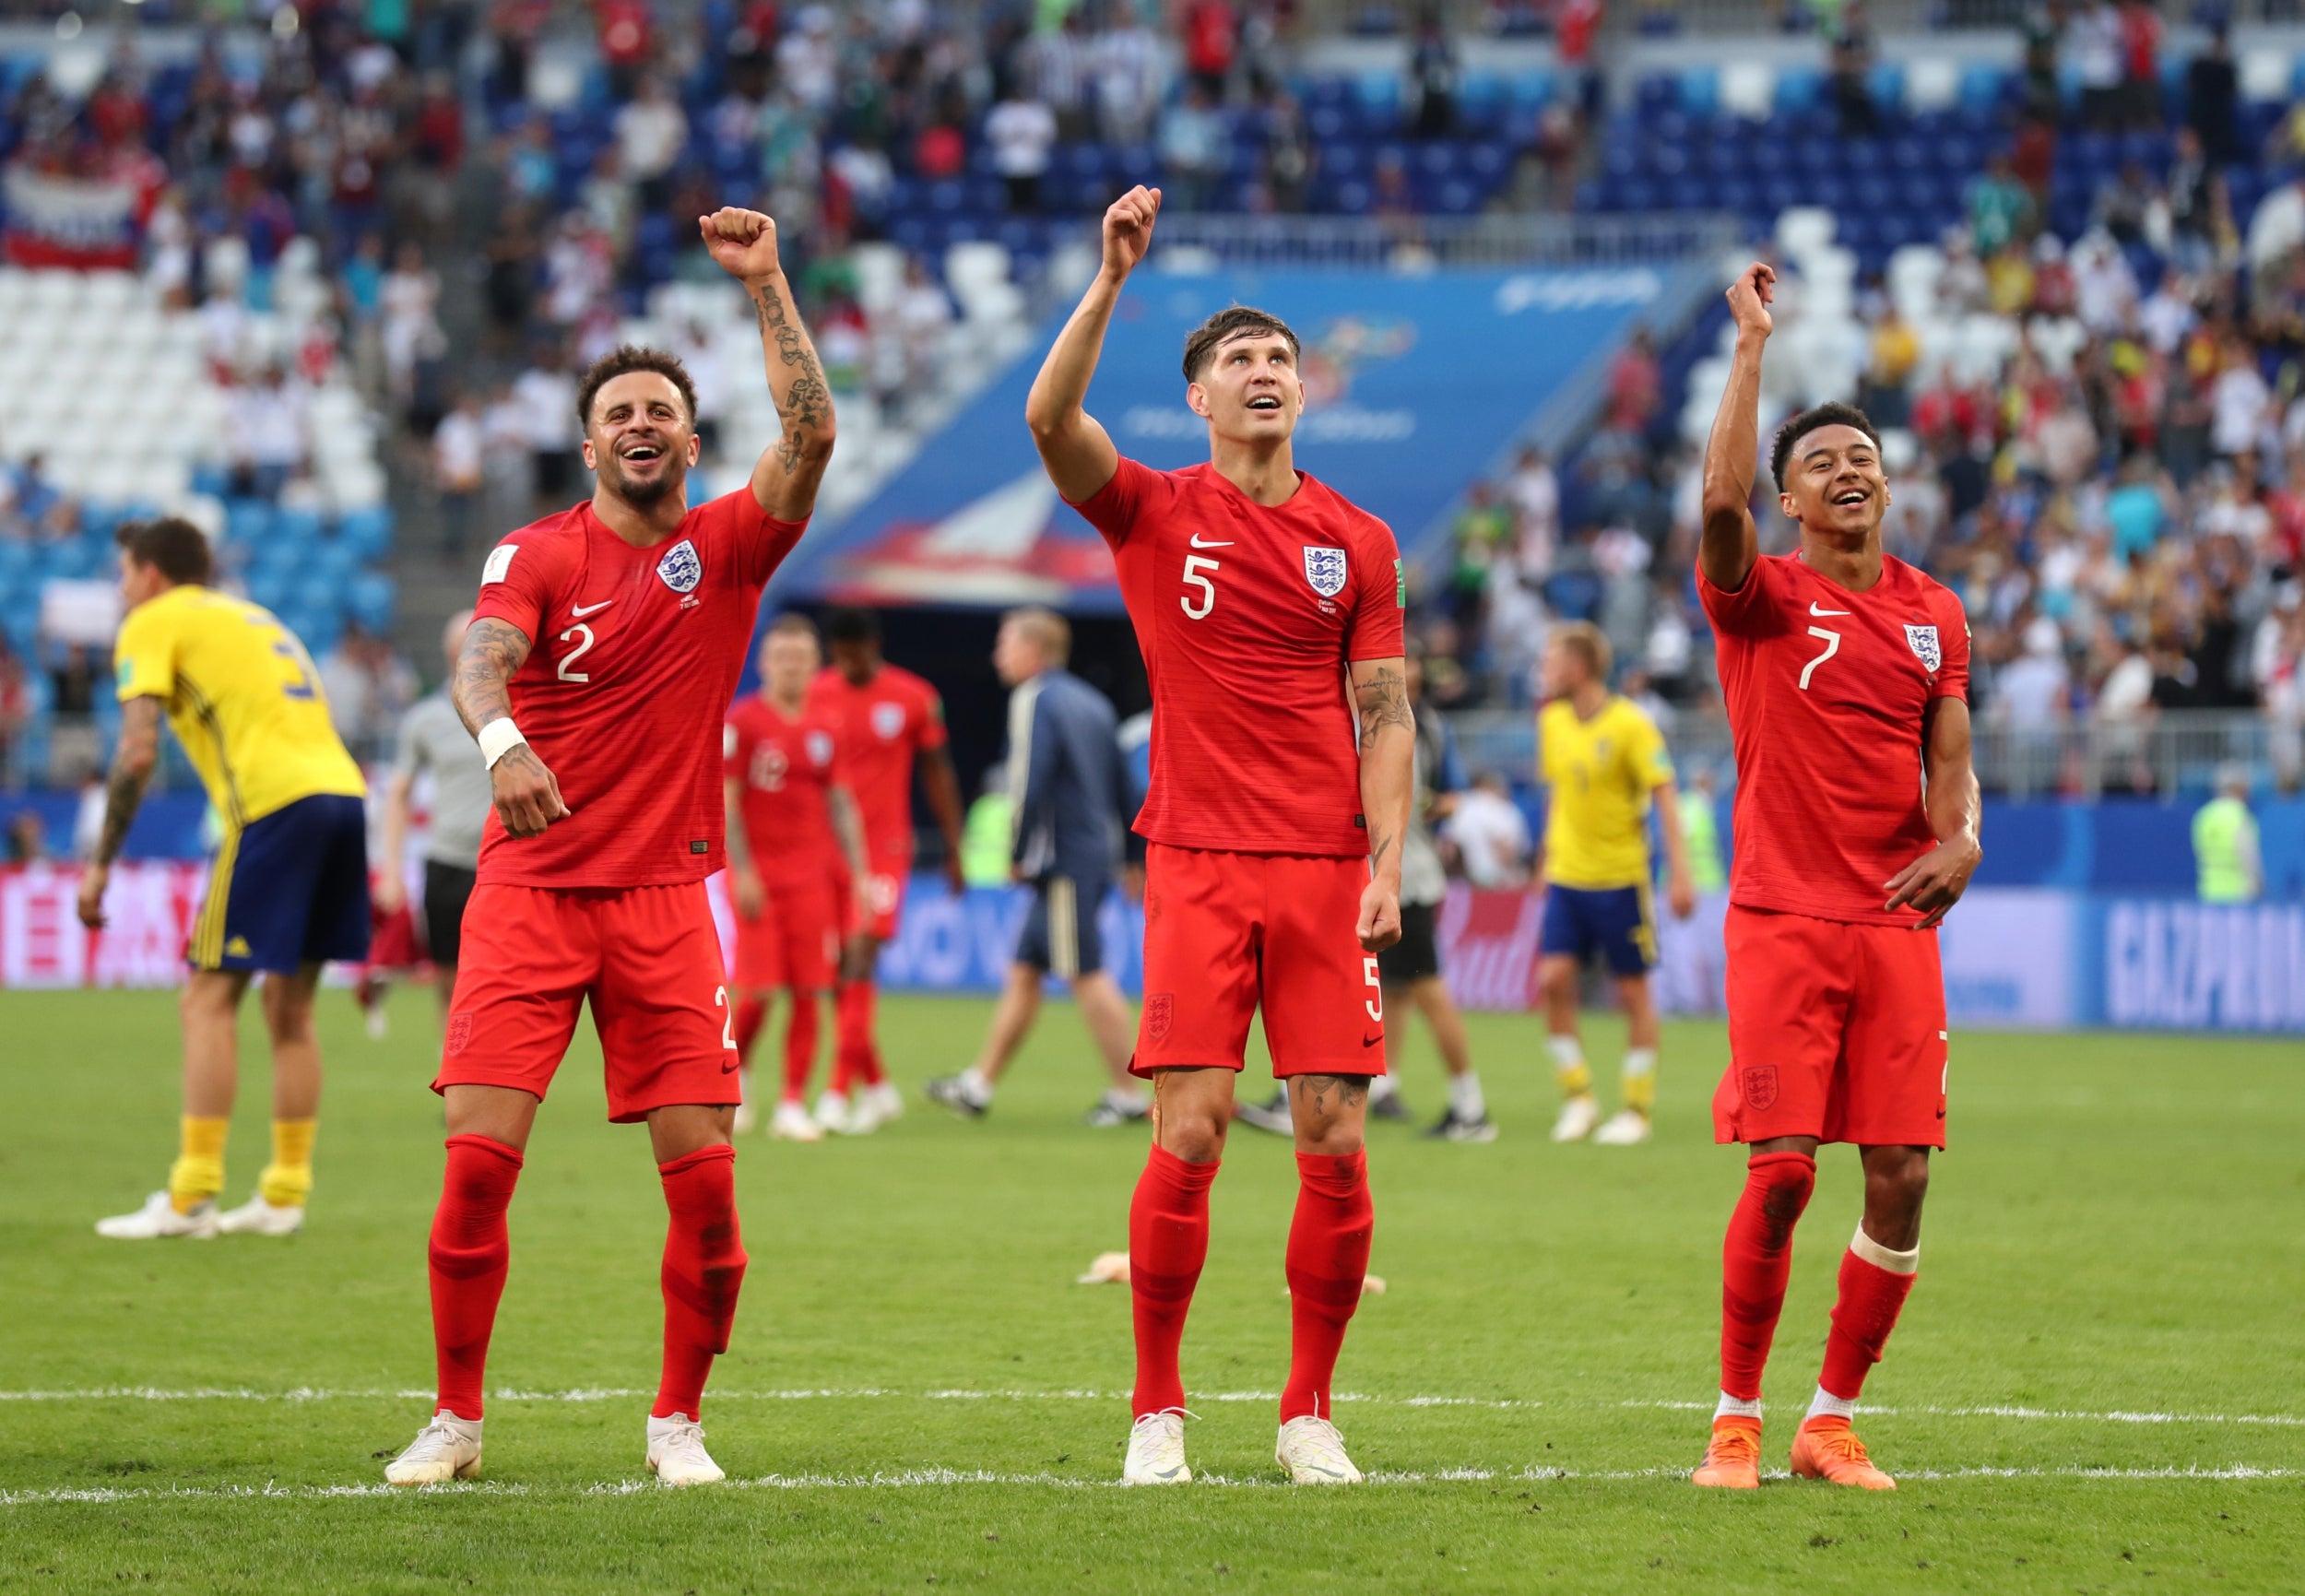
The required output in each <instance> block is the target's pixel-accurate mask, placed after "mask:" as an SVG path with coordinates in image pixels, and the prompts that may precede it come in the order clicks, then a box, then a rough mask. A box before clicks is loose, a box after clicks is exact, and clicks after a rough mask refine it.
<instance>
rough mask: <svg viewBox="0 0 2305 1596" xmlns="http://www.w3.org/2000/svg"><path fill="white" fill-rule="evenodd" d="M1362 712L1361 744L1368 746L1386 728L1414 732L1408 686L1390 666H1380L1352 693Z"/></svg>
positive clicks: (1414, 719)
mask: <svg viewBox="0 0 2305 1596" xmlns="http://www.w3.org/2000/svg"><path fill="white" fill-rule="evenodd" d="M1353 699H1354V702H1355V703H1357V704H1358V705H1359V707H1360V712H1361V744H1362V746H1363V747H1366V746H1367V745H1368V743H1369V742H1370V741H1371V740H1372V739H1374V738H1375V737H1376V736H1377V733H1378V732H1380V731H1382V730H1384V729H1385V728H1386V727H1389V726H1398V727H1405V728H1406V729H1407V730H1408V731H1409V732H1410V733H1411V734H1412V735H1413V734H1414V733H1415V731H1416V716H1415V715H1413V714H1412V713H1411V712H1410V709H1409V683H1408V680H1407V679H1406V678H1404V677H1403V676H1402V675H1401V672H1400V671H1398V670H1395V669H1394V668H1392V667H1390V666H1389V665H1380V666H1378V667H1377V669H1376V670H1375V671H1373V672H1371V673H1370V675H1369V679H1368V680H1366V681H1364V682H1362V683H1360V684H1359V686H1357V687H1356V688H1354V689H1353Z"/></svg>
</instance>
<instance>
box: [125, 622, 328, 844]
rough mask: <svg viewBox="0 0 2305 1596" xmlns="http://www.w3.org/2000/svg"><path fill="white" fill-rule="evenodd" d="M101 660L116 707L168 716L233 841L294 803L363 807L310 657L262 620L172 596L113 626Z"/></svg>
mask: <svg viewBox="0 0 2305 1596" xmlns="http://www.w3.org/2000/svg"><path fill="white" fill-rule="evenodd" d="M112 658H113V666H114V670H115V672H116V674H117V676H118V679H119V693H120V699H121V702H122V703H126V702H127V701H128V700H129V699H132V698H144V697H152V698H158V699H160V701H162V702H163V703H166V704H167V705H168V720H169V724H170V725H171V726H172V727H175V728H176V736H177V738H178V739H179V740H181V741H182V742H183V745H184V751H185V752H186V753H187V754H189V755H190V756H191V757H192V763H193V766H194V768H195V769H196V770H198V771H199V773H200V779H201V780H202V781H203V782H205V783H206V784H207V788H208V797H209V798H210V799H211V800H212V801H213V802H214V803H215V805H216V807H217V810H218V812H219V813H220V814H222V815H223V817H224V822H225V824H226V825H227V826H229V827H231V829H232V830H233V831H235V832H237V831H238V830H239V829H240V828H241V827H242V826H245V825H246V824H247V823H248V822H251V821H253V820H258V819H261V818H262V817H264V816H266V815H268V814H270V813H272V812H273V811H274V810H279V809H284V808H286V807H287V806H288V805H290V804H292V803H294V802H296V801H297V799H299V798H312V797H314V796H315V795H318V794H322V793H336V794H341V795H343V796H345V797H349V798H364V797H366V796H367V791H368V789H367V786H366V784H365V783H364V782H362V780H361V768H360V766H359V765H357V764H355V763H352V756H351V755H350V754H349V753H347V752H346V751H345V748H344V744H343V742H342V741H341V740H340V739H338V738H337V728H336V727H335V725H334V723H332V722H331V721H330V720H329V718H328V700H327V698H326V696H325V694H323V693H322V692H321V691H320V680H319V678H318V675H317V673H315V672H314V671H313V661H312V656H311V655H309V654H307V653H305V652H304V645H303V644H301V643H300V642H298V641H297V639H296V637H295V636H294V634H293V633H291V632H290V631H289V630H288V628H286V627H284V626H282V625H281V624H280V623H279V621H278V620H276V619H274V617H273V615H272V613H271V612H270V611H269V610H266V609H263V608H262V607H260V606H258V605H254V604H250V603H247V602H246V601H245V600H242V599H239V598H234V597H231V596H230V595H229V594H224V593H219V592H218V591H216V589H214V588H212V587H195V586H181V587H171V588H170V589H169V590H168V591H167V592H166V593H163V594H161V595H160V597H158V598H155V599H153V600H151V601H150V602H149V603H148V604H142V605H139V606H137V607H136V609H134V610H133V611H131V612H130V614H129V616H128V619H127V620H126V621H123V622H122V623H121V626H120V638H119V641H117V642H116V643H114V644H112Z"/></svg>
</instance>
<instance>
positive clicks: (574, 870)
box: [474, 487, 806, 888]
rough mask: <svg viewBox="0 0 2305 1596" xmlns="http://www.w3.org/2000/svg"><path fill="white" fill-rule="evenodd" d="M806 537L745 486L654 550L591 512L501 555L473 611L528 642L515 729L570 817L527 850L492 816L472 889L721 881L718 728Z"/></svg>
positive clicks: (519, 540) (521, 537)
mask: <svg viewBox="0 0 2305 1596" xmlns="http://www.w3.org/2000/svg"><path fill="white" fill-rule="evenodd" d="M805 526H806V523H804V522H791V521H779V520H777V519H776V518H775V517H774V516H773V515H770V514H767V513H766V512H765V511H763V510H762V508H761V507H760V504H759V503H758V502H756V501H755V500H754V499H753V497H752V491H751V488H749V487H746V488H739V489H738V490H737V491H735V492H733V493H729V494H727V495H725V496H724V497H721V498H718V499H715V500H714V501H712V502H710V503H708V504H703V505H700V506H698V507H696V508H695V509H692V510H691V511H690V512H689V513H688V517H687V519H685V520H683V521H682V522H681V523H680V530H679V531H678V532H676V533H674V534H673V536H671V537H669V538H666V539H665V540H664V541H663V542H661V543H658V544H656V545H654V546H653V547H650V548H647V549H635V548H633V547H632V545H631V544H629V543H627V542H625V541H624V540H623V539H622V538H619V537H618V536H617V535H616V534H615V533H613V532H611V531H609V529H608V528H607V527H606V526H602V525H601V524H600V518H599V517H598V516H597V515H595V514H593V513H592V505H591V504H590V503H589V502H586V503H584V504H579V505H578V506H576V507H575V508H574V509H573V510H569V511H566V512H564V513H562V514H558V515H554V516H550V517H549V518H547V519H545V520H542V521H538V522H537V523H536V524H535V525H533V526H524V527H522V528H521V529H520V530H519V531H517V532H514V533H513V534H512V535H511V536H510V537H508V538H505V539H504V540H503V541H502V543H499V544H498V545H497V546H496V549H495V551H494V552H493V553H491V554H490V556H489V560H488V565H487V568H486V569H485V570H484V571H483V572H482V573H481V576H480V597H479V603H478V604H477V605H476V606H475V607H474V613H475V615H476V617H488V616H493V617H495V618H497V619H498V620H501V621H509V622H511V623H512V624H513V625H514V626H517V627H519V628H520V630H521V631H522V632H526V634H527V635H528V637H529V639H530V640H531V641H532V643H533V644H534V645H535V646H533V647H532V648H531V649H530V650H529V651H528V658H527V662H526V664H524V665H523V666H522V667H521V668H520V670H519V672H518V673H517V674H516V675H515V676H514V678H513V680H512V683H511V689H512V704H513V718H514V720H516V721H518V722H519V723H520V729H521V732H522V733H523V734H524V735H525V736H526V738H527V739H528V746H529V747H531V748H533V749H534V750H535V751H536V753H537V757H538V759H540V760H542V761H543V762H544V763H545V765H546V767H547V768H548V769H550V771H551V773H552V774H553V777H554V778H555V779H556V780H557V781H558V782H559V783H560V786H561V798H563V799H564V800H566V802H567V804H568V807H569V810H570V811H571V812H570V814H569V816H568V818H567V819H566V820H561V821H555V822H553V823H552V824H551V825H550V827H548V828H547V829H546V831H545V833H544V834H543V835H542V836H540V837H529V838H527V839H526V840H523V839H519V838H514V837H512V836H509V835H507V834H506V833H505V831H504V826H503V822H502V821H500V820H499V819H498V818H497V817H496V816H495V815H494V814H493V813H491V815H490V816H489V818H488V825H487V829H486V830H485V831H484V832H483V833H482V835H481V839H480V870H479V879H480V880H481V881H502V882H504V883H506V884H509V885H514V886H526V887H563V888H565V887H646V886H664V885H668V884H671V883H673V882H678V881H703V879H704V878H705V877H706V876H709V875H711V874H712V873H713V872H714V871H715V870H717V869H720V867H721V862H722V858H721V855H722V840H723V839H722V831H723V819H722V814H721V795H720V727H721V721H722V717H723V716H725V715H727V710H728V700H729V699H730V698H731V697H732V696H733V695H734V694H735V692H736V687H737V678H738V677H739V675H740V674H741V673H742V671H743V668H744V656H745V651H746V648H747V646H748V645H749V644H751V639H752V623H753V620H754V618H755V617H756V616H757V615H758V614H759V612H760V608H761V589H762V586H764V585H766V584H767V582H768V578H769V574H770V573H772V572H774V570H775V569H776V567H777V565H778V563H779V562H782V561H783V560H784V558H785V556H786V554H787V553H789V552H791V550H792V546H793V544H794V543H795V542H797V541H798V539H799V537H800V534H801V531H802V530H803V528H804V527H805Z"/></svg>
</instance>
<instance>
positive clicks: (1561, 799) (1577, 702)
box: [1537, 621, 1696, 1147]
mask: <svg viewBox="0 0 2305 1596" xmlns="http://www.w3.org/2000/svg"><path fill="white" fill-rule="evenodd" d="M1608 684H1609V640H1608V639H1607V638H1605V637H1603V636H1602V634H1601V632H1600V629H1599V628H1597V627H1594V626H1591V625H1590V624H1588V623H1586V622H1584V621H1576V622H1573V623H1571V624H1569V625H1566V626H1557V627H1554V630H1553V635H1552V637H1551V639H1550V640H1549V641H1548V642H1547V644H1546V645H1545V651H1544V689H1545V693H1546V696H1547V698H1548V700H1549V701H1550V702H1548V703H1546V704H1545V706H1544V707H1543V709H1541V710H1539V711H1538V712H1537V758H1538V763H1539V765H1540V767H1541V769H1542V771H1543V776H1544V781H1545V785H1546V786H1547V787H1548V788H1549V789H1550V790H1549V794H1548V798H1547V810H1546V815H1545V824H1544V843H1543V849H1542V851H1541V853H1540V855H1539V863H1538V869H1537V873H1538V878H1539V880H1541V881H1543V882H1544V883H1545V886H1546V892H1545V897H1544V928H1543V931H1542V933H1541V934H1540V936H1539V939H1538V942H1537V955H1538V958H1537V980H1538V984H1539V985H1540V986H1541V987H1543V990H1544V1014H1545V1030H1546V1032H1547V1034H1546V1037H1545V1046H1546V1047H1547V1048H1548V1049H1549V1050H1550V1051H1551V1053H1552V1055H1553V1070H1554V1075H1555V1077H1556V1078H1557V1079H1558V1080H1559V1082H1560V1083H1561V1090H1562V1092H1563V1094H1565V1095H1566V1099H1567V1100H1566V1102H1564V1103H1563V1104H1562V1105H1561V1117H1560V1118H1559V1119H1558V1120H1557V1121H1555V1122H1554V1127H1553V1140H1554V1141H1583V1140H1584V1139H1585V1138H1586V1137H1588V1136H1590V1137H1592V1139H1593V1140H1594V1141H1598V1142H1602V1143H1603V1144H1605V1145H1608V1146H1612V1147H1630V1146H1632V1145H1634V1144H1635V1143H1637V1142H1642V1141H1648V1140H1649V1112H1650V1109H1651V1106H1652V1105H1654V1104H1655V1102H1656V1098H1657V1045H1658V1042H1659V1039H1660V1028H1659V1026H1658V1023H1657V1004H1656V1001H1655V999H1654V998H1653V996H1652V995H1651V994H1650V992H1649V971H1650V970H1652V969H1654V968H1655V967H1656V964H1657V916H1656V909H1655V905H1654V904H1653V902H1652V901H1651V897H1650V893H1649V805H1650V803H1651V802H1652V801H1653V802H1654V803H1655V805H1656V808H1657V814H1658V818H1659V820H1660V821H1661V822H1662V824H1661V827H1660V828H1659V829H1660V830H1661V831H1662V833H1664V843H1665V866H1666V873H1665V883H1666V884H1665V895H1666V899H1667V901H1668V902H1669V903H1670V904H1671V905H1672V908H1673V917H1674V918H1675V919H1682V920H1685V919H1687V918H1688V917H1689V915H1690V913H1691V912H1692V911H1693V910H1694V909H1695V908H1696V887H1695V886H1694V885H1692V884H1691V882H1690V880H1689V863H1688V850H1687V845H1686V843H1685V842H1684V838H1683V834H1682V831H1681V814H1680V807H1679V804H1678V801H1677V798H1676V795H1675V792H1674V789H1673V759H1672V756H1671V755H1670V754H1668V753H1666V751H1665V739H1664V738H1663V737H1662V736H1661V734H1660V733H1659V732H1658V730H1657V727H1656V723H1655V722H1653V721H1651V720H1650V719H1649V716H1647V715H1643V714H1642V713H1641V712H1640V710H1639V709H1637V707H1635V706H1634V704H1633V703H1631V702H1630V701H1629V700H1626V699H1623V698H1619V697H1618V696H1616V695H1615V694H1614V693H1612V692H1610V691H1609V685H1608ZM1596 950H1597V951H1598V952H1600V953H1601V954H1602V958H1603V959H1605V960H1606V961H1607V964H1608V966H1609V969H1610V971H1611V972H1612V973H1613V975H1615V976H1616V987H1617V996H1618V998H1619V999H1620V1000H1621V1001H1622V1002H1623V1004H1624V1006H1625V1022H1626V1032H1627V1034H1626V1037H1625V1107H1624V1110H1623V1112H1621V1113H1619V1114H1618V1115H1617V1116H1616V1117H1614V1118H1613V1119H1611V1120H1610V1121H1609V1122H1608V1123H1607V1124H1605V1125H1600V1128H1599V1129H1598V1131H1596V1130H1595V1129H1594V1127H1595V1126H1596V1125H1598V1124H1599V1122H1600V1119H1601V1107H1600V1105H1599V1104H1598V1103H1596V1102H1595V1101H1594V1099H1593V1094H1592V1071H1591V1070H1590V1069H1589V1068H1587V1066H1586V1064H1585V1047H1584V1043H1583V1042H1582V1041H1581V1040H1580V1039H1579V1038H1578V1034H1577V985H1578V975H1579V973H1580V972H1581V970H1582V968H1583V965H1584V962H1585V960H1586V959H1587V958H1588V957H1589V956H1590V954H1591V953H1592V952H1595V951H1596Z"/></svg>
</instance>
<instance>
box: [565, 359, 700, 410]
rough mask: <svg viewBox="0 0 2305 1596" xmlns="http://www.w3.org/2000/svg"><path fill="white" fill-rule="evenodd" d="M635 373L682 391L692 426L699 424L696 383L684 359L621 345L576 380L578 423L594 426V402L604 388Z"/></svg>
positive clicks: (682, 399)
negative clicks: (649, 375)
mask: <svg viewBox="0 0 2305 1596" xmlns="http://www.w3.org/2000/svg"><path fill="white" fill-rule="evenodd" d="M627 372H656V374H657V375H658V376H660V377H663V378H665V379H666V380H668V382H670V383H671V384H672V385H673V386H674V387H676V388H678V389H680V403H682V404H683V405H685V406H687V407H688V412H689V425H691V426H694V425H695V424H696V384H694V383H692V382H691V381H690V380H689V369H688V368H687V367H686V366H684V365H682V364H681V363H680V356H678V355H674V354H668V353H667V352H666V351H665V350H663V349H644V348H643V347H642V346H640V345H638V344H619V345H617V347H616V348H614V349H610V350H609V352H608V353H607V354H605V355H602V356H601V357H600V358H599V359H598V360H597V361H593V362H592V364H591V365H589V366H586V367H585V372H584V375H582V376H580V377H578V378H577V379H576V424H577V425H578V426H580V427H589V426H591V425H592V401H593V400H594V399H595V398H596V397H597V396H598V395H599V393H600V390H601V388H602V387H604V386H605V385H606V384H609V383H610V382H612V381H614V380H615V379H616V378H618V377H621V376H623V375H625V374H626V373H627Z"/></svg>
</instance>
